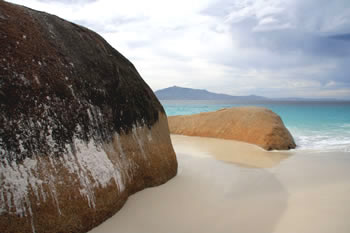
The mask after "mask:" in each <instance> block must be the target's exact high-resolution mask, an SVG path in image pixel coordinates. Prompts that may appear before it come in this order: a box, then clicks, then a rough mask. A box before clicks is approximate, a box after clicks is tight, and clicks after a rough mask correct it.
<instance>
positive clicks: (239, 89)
mask: <svg viewBox="0 0 350 233" xmlns="http://www.w3.org/2000/svg"><path fill="white" fill-rule="evenodd" d="M318 1H321V2H318ZM11 2H16V3H19V4H24V5H26V6H28V7H31V8H34V9H37V10H41V11H46V12H49V13H52V14H56V15H58V16H60V17H63V18H65V19H67V20H70V21H73V22H76V23H78V24H83V25H84V26H87V27H89V28H91V29H93V30H95V31H97V32H98V33H100V34H101V35H102V36H103V37H104V38H105V39H106V40H107V41H108V42H109V43H110V44H111V45H112V46H113V47H115V48H116V49H117V50H118V51H120V52H121V53H122V54H124V55H125V56H126V57H127V58H129V59H130V60H131V61H132V62H133V63H134V64H135V66H136V67H137V69H138V70H139V72H140V74H141V76H142V77H143V78H144V79H145V81H146V82H147V83H148V84H149V85H150V86H151V87H152V88H153V89H154V90H157V89H160V88H165V87H168V86H173V85H178V86H187V87H193V88H205V89H209V90H211V91H216V92H224V93H228V94H234V95H248V94H260V95H265V96H274V97H277V96H284V97H287V96H299V97H300V96H313V97H315V96H317V95H319V96H327V97H331V96H332V95H334V97H336V96H342V97H343V96H346V95H347V93H348V92H347V91H346V90H347V89H346V88H347V87H350V83H349V81H344V79H345V78H344V75H343V72H342V69H344V67H346V68H347V66H346V65H344V64H346V62H345V61H346V60H347V59H348V60H349V61H350V55H348V54H346V53H347V51H349V52H350V50H346V49H343V48H342V47H341V45H338V44H337V43H338V42H334V41H333V42H332V41H326V42H324V41H323V40H321V39H320V38H319V37H320V35H329V34H332V33H342V32H343V33H349V32H350V10H349V9H350V8H346V7H344V5H348V6H350V2H348V0H334V1H326V0H309V1H304V0H293V1H292V0H235V1H230V0H192V1H188V0H178V1H170V0H169V1H167V0H149V1H139V0H128V1H124V0H123V1H121V0H96V1H70V0H68V1H50V0H45V1H42V0H41V1H39V0H26V1H24V0H11ZM315 9H317V10H315ZM210 11H215V12H214V13H212V14H210V13H204V12H210ZM327 43H329V44H327ZM332 43H333V44H332ZM339 43H340V42H339ZM338 54H340V55H341V56H340V55H339V56H338ZM340 79H342V80H340ZM333 83H343V89H342V91H336V90H333V89H334V88H339V87H338V86H337V85H333ZM331 88H333V89H332V90H331ZM339 90H340V89H339ZM349 97H350V94H349Z"/></svg>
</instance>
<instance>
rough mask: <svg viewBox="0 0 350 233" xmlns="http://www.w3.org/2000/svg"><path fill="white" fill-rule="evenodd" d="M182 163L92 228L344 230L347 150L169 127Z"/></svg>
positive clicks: (349, 196) (349, 180)
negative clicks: (271, 145) (285, 148)
mask: <svg viewBox="0 0 350 233" xmlns="http://www.w3.org/2000/svg"><path fill="white" fill-rule="evenodd" d="M172 141H173V145H174V148H175V151H176V153H177V157H178V162H179V171H178V175H177V177H175V178H174V179H172V180H170V181H169V182H168V183H166V184H164V185H162V186H159V187H155V188H150V189H146V190H144V191H141V192H139V193H136V194H134V195H132V196H131V197H130V198H129V200H128V201H127V203H126V204H125V206H124V207H123V208H122V209H121V210H120V211H119V212H118V213H117V214H116V215H114V216H113V217H112V218H110V219H109V220H107V221H106V222H105V223H103V224H102V225H100V226H98V227H97V228H95V229H93V230H92V231H91V233H98V232H101V233H102V232H103V233H108V232H111V233H112V232H113V233H165V232H166V233H190V232H193V233H197V232H198V233H206V232H207V233H213V232H215V233H232V232H237V233H272V232H275V233H296V232H298V233H330V232H337V233H348V232H350V221H349V220H348V216H350V205H349V203H350V169H349V168H350V153H349V152H346V153H341V152H339V153H338V152H337V153H334V152H332V153H324V152H310V151H309V152H308V151H297V152H266V151H263V150H261V149H260V148H258V147H256V146H253V145H250V144H245V143H240V142H234V141H226V140H221V139H210V138H198V137H186V136H179V135H172Z"/></svg>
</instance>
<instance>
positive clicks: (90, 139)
mask: <svg viewBox="0 0 350 233" xmlns="http://www.w3.org/2000/svg"><path fill="white" fill-rule="evenodd" d="M176 172H177V161H176V156H175V153H174V150H173V148H172V145H171V141H170V137H169V129H168V124H167V118H166V115H165V113H164V110H163V107H162V106H161V104H160V103H159V101H158V100H157V98H156V97H155V96H154V94H153V92H152V91H151V89H150V88H149V87H148V86H147V84H146V83H145V82H144V81H143V80H142V78H141V77H140V75H139V73H138V72H137V71H136V69H135V67H134V66H133V64H131V63H130V62H129V61H128V60H127V59H126V58H125V57H123V56H122V55H121V54H120V53H118V52H117V51H116V50H115V49H113V48H112V47H111V46H110V45H109V44H108V43H107V42H106V41H105V40H104V39H103V38H102V37H100V36H99V35H97V34H96V33H94V32H92V31H90V30H89V29H87V28H84V27H81V26H78V25H76V24H73V23H70V22H67V21H64V20H62V19H60V18H58V17H56V16H53V15H49V14H46V13H42V12H38V11H34V10H31V9H28V8H25V7H22V6H18V5H13V4H10V3H6V2H4V1H0V232H2V233H7V232H37V233H38V232H50V233H53V232H86V231H88V230H89V229H91V228H93V227H94V226H96V225H98V224H100V223H101V222H102V221H104V220H105V219H107V218H108V217H110V216H112V215H113V214H114V213H115V212H117V211H118V210H119V209H120V208H121V207H122V205H123V204H124V203H125V201H126V200H127V198H128V196H129V195H131V194H133V193H135V192H137V191H139V190H142V189H144V188H146V187H151V186H155V185H160V184H162V183H164V182H166V181H167V180H169V179H170V178H172V177H174V176H175V175H176Z"/></svg>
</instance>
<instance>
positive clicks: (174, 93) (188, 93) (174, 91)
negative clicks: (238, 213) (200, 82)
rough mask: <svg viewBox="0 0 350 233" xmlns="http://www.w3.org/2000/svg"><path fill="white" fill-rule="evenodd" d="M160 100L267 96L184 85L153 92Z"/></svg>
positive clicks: (241, 99) (256, 99)
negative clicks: (216, 91) (220, 91)
mask: <svg viewBox="0 0 350 233" xmlns="http://www.w3.org/2000/svg"><path fill="white" fill-rule="evenodd" d="M155 94H156V96H157V97H158V99H160V100H239V101H258V100H267V99H268V98H265V97H262V96H256V95H249V96H232V95H226V94H218V93H213V92H209V91H207V90H200V89H192V88H184V87H177V86H173V87H168V88H165V89H161V90H158V91H156V92H155Z"/></svg>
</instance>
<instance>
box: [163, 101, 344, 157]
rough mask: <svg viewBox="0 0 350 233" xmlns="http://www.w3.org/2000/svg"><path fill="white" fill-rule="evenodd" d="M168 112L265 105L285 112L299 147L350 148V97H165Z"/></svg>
mask: <svg viewBox="0 0 350 233" xmlns="http://www.w3.org/2000/svg"><path fill="white" fill-rule="evenodd" d="M161 102H162V104H163V106H164V108H165V111H166V113H167V115H168V116H174V115H189V114H194V113H200V112H209V111H216V110H218V109H221V108H229V107H237V106H261V107H266V108H269V109H271V110H272V111H273V112H275V113H277V114H278V115H280V116H281V118H282V120H283V122H284V124H285V126H286V127H287V128H288V129H289V131H290V132H291V134H292V135H293V137H294V139H295V142H296V144H297V148H296V150H317V151H341V152H350V101H349V102H345V101H339V102H319V101H308V102H306V101H271V102H269V101H264V102H249V103H237V102H227V101H203V100H200V101H199V100H193V101H192V100H162V101H161Z"/></svg>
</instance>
